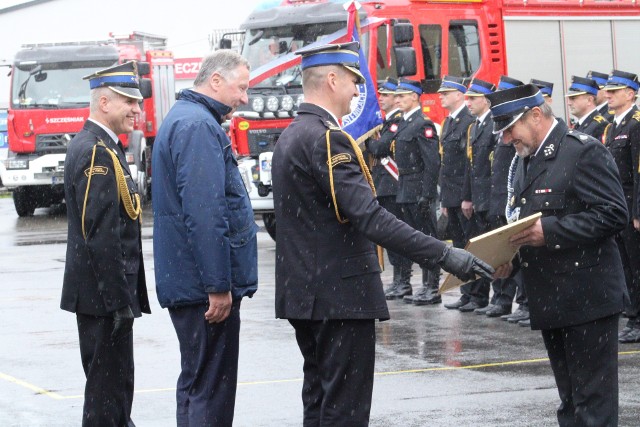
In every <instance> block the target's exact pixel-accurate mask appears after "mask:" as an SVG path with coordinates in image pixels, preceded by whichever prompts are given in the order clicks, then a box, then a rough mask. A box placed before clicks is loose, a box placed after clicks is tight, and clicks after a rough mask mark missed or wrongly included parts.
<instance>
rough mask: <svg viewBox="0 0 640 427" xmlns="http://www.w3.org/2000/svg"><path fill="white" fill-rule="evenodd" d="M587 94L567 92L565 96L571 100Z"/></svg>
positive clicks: (583, 92)
mask: <svg viewBox="0 0 640 427" xmlns="http://www.w3.org/2000/svg"><path fill="white" fill-rule="evenodd" d="M586 93H587V92H585V91H582V92H573V91H572V92H567V94H566V95H565V98H571V97H572V96H578V95H585V94H586Z"/></svg>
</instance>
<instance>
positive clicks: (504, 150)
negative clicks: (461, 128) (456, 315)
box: [461, 78, 516, 317]
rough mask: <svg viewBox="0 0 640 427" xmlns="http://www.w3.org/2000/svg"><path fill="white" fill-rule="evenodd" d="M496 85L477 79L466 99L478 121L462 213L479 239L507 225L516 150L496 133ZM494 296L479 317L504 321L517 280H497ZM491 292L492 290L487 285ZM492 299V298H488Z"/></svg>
mask: <svg viewBox="0 0 640 427" xmlns="http://www.w3.org/2000/svg"><path fill="white" fill-rule="evenodd" d="M495 89H496V88H495V85H494V84H493V83H490V82H487V81H484V80H480V79H478V78H474V79H472V80H471V82H470V84H469V88H468V89H467V93H466V94H465V95H466V103H467V108H469V111H470V112H471V114H473V116H474V117H475V118H476V119H475V121H474V123H473V124H472V125H471V126H469V129H468V131H467V167H466V170H465V179H464V186H463V201H462V205H461V208H462V212H463V214H464V215H465V216H466V217H467V218H469V222H470V227H469V230H470V232H469V237H475V236H479V235H480V234H483V233H486V232H488V231H490V230H492V229H495V228H498V227H501V226H503V225H505V224H506V223H507V222H506V219H505V217H504V207H505V204H506V199H507V194H506V190H507V173H508V171H509V165H510V164H511V159H512V158H513V156H514V155H515V150H514V148H513V146H511V145H505V144H503V143H502V141H501V140H500V138H499V136H498V135H495V134H494V133H493V118H492V117H491V111H490V110H489V107H490V104H489V101H488V100H487V98H486V95H488V94H490V93H493V92H494V91H495ZM491 284H492V287H493V296H492V298H491V302H490V304H488V305H487V306H486V307H482V308H477V309H475V313H477V314H485V315H487V316H488V317H500V316H503V315H506V314H510V313H511V304H512V302H513V297H514V295H515V292H516V284H515V281H514V280H513V279H497V280H494V281H493V282H492V283H491ZM485 288H486V289H487V292H488V290H489V286H488V285H485ZM487 297H488V295H487Z"/></svg>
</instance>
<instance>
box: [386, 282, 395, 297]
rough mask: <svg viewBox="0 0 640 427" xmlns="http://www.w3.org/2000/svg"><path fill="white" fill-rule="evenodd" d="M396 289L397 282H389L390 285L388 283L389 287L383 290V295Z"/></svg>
mask: <svg viewBox="0 0 640 427" xmlns="http://www.w3.org/2000/svg"><path fill="white" fill-rule="evenodd" d="M396 289H398V284H397V283H391V285H389V287H388V288H387V289H385V290H384V294H385V296H386V295H388V294H391V293H393V292H395V291H396Z"/></svg>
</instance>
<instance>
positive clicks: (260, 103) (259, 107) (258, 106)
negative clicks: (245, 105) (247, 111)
mask: <svg viewBox="0 0 640 427" xmlns="http://www.w3.org/2000/svg"><path fill="white" fill-rule="evenodd" d="M251 108H252V109H253V111H255V112H256V113H262V111H263V110H264V99H263V98H261V97H257V98H253V100H252V101H251Z"/></svg>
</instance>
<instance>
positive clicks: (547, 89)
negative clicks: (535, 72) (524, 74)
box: [529, 79, 553, 104]
mask: <svg viewBox="0 0 640 427" xmlns="http://www.w3.org/2000/svg"><path fill="white" fill-rule="evenodd" d="M529 83H530V84H532V85H535V86H536V87H537V88H538V89H540V93H541V94H542V96H543V97H544V100H545V102H547V103H549V104H551V103H552V102H553V99H552V98H551V96H552V95H553V83H551V82H545V81H544V80H538V79H531V80H530V81H529Z"/></svg>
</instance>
